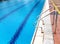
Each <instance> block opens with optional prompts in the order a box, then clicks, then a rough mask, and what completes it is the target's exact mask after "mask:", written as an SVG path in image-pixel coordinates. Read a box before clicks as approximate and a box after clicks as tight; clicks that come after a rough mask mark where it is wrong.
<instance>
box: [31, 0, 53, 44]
mask: <svg viewBox="0 0 60 44" xmlns="http://www.w3.org/2000/svg"><path fill="white" fill-rule="evenodd" d="M47 9H49V2H48V0H46V2H45V5H44V8H43V11H42V13H43V12H44V11H46V10H47ZM48 13H50V12H49V10H48V11H47V12H46V13H44V14H42V16H41V17H40V18H39V19H38V23H37V27H38V28H37V27H36V30H35V33H36V35H35V33H34V36H35V39H34V36H33V39H34V42H33V39H32V42H31V44H54V40H53V34H52V26H51V20H50V15H48V16H47V17H45V18H43V19H42V20H43V21H44V25H43V22H42V20H40V19H41V18H42V17H44V16H46V15H47V14H48ZM39 20H40V21H39ZM40 27H42V30H43V32H44V33H41V28H40ZM36 31H37V32H36ZM43 38H44V40H43Z"/></svg>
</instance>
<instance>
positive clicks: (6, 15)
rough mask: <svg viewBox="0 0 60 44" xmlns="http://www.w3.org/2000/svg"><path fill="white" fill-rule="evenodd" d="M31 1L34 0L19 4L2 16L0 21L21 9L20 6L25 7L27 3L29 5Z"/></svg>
mask: <svg viewBox="0 0 60 44" xmlns="http://www.w3.org/2000/svg"><path fill="white" fill-rule="evenodd" d="M31 2H32V1H30V2H28V3H26V4H23V5H21V6H19V7H18V8H16V9H14V10H12V11H11V12H9V13H7V14H5V15H4V16H3V17H0V21H2V20H3V19H5V18H6V17H8V16H9V15H11V13H13V12H15V11H17V10H19V9H20V8H22V7H24V6H25V5H27V4H29V3H31Z"/></svg>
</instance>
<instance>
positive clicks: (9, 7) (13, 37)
mask: <svg viewBox="0 0 60 44" xmlns="http://www.w3.org/2000/svg"><path fill="white" fill-rule="evenodd" d="M44 2H45V0H13V1H12V0H10V1H5V2H0V44H30V43H31V40H32V37H33V34H34V31H35V26H36V24H35V25H34V23H35V22H37V16H39V15H40V13H41V11H42V8H43V5H44Z"/></svg>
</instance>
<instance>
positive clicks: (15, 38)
mask: <svg viewBox="0 0 60 44" xmlns="http://www.w3.org/2000/svg"><path fill="white" fill-rule="evenodd" d="M39 2H40V1H38V2H37V3H36V4H35V5H34V7H33V8H32V9H31V11H30V12H29V13H28V14H27V16H26V17H25V19H24V21H23V22H22V24H21V26H20V27H19V29H18V30H17V31H16V32H15V34H14V35H13V37H12V39H11V40H10V44H14V43H15V41H16V40H17V39H18V37H19V34H20V32H21V31H22V29H23V27H24V25H25V24H26V22H27V20H28V19H29V17H30V16H31V14H32V12H33V11H34V9H35V8H36V6H37V5H38V4H39Z"/></svg>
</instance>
